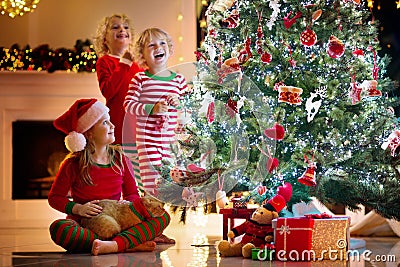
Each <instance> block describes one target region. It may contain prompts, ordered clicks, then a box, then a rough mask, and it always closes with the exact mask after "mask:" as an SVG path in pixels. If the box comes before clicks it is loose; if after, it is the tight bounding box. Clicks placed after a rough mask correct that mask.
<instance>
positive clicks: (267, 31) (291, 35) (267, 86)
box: [170, 0, 400, 219]
mask: <svg viewBox="0 0 400 267" xmlns="http://www.w3.org/2000/svg"><path fill="white" fill-rule="evenodd" d="M364 4H365V3H363V2H362V1H360V0H320V1H318V0H315V1H298V0H285V1H279V0H269V1H267V0H260V1H249V0H217V1H211V3H210V4H209V6H208V8H207V11H206V19H207V28H206V34H205V39H204V42H203V43H202V45H201V47H200V48H199V49H198V51H197V52H196V54H197V57H198V63H197V67H196V70H197V73H196V77H195V78H194V79H193V91H192V92H191V93H190V94H188V95H187V99H186V108H187V109H188V110H190V112H191V119H192V123H190V124H188V125H186V126H185V127H186V128H185V131H186V135H185V138H183V139H182V140H181V142H180V147H179V148H178V149H177V151H182V150H185V149H186V150H187V151H190V157H186V158H185V159H182V160H181V162H183V164H182V165H183V167H182V169H184V170H185V172H186V173H192V174H193V171H194V172H196V170H191V169H192V167H193V165H195V167H197V166H198V165H202V168H200V173H201V170H207V168H208V169H210V168H211V167H212V168H213V169H214V170H215V169H216V170H218V174H217V173H216V172H214V173H212V175H211V176H208V177H207V179H204V180H202V181H201V182H199V183H195V182H194V183H191V182H190V179H189V182H184V183H182V181H183V180H179V179H180V178H182V177H180V178H179V177H178V179H176V178H177V177H176V176H174V177H175V182H177V184H180V185H184V186H190V188H191V190H192V191H191V193H185V194H183V195H185V196H186V197H187V196H195V197H194V198H195V199H197V197H199V198H201V196H203V197H205V198H206V199H208V198H209V196H213V195H214V198H215V194H216V191H217V190H220V191H222V190H225V191H232V190H236V189H239V190H243V189H247V190H250V191H251V194H250V197H252V198H253V199H254V200H256V201H257V202H260V203H261V202H262V201H263V200H265V199H268V198H270V197H271V196H272V195H274V194H276V189H277V187H278V186H280V185H282V183H283V182H289V183H291V185H292V187H293V196H292V199H291V201H290V202H289V203H288V208H289V210H290V207H291V205H292V204H294V203H298V202H300V201H308V200H309V198H310V197H312V196H314V197H316V198H317V199H319V200H320V201H321V202H323V203H325V204H342V205H344V206H346V207H348V208H349V209H351V210H354V209H357V208H358V207H359V205H360V204H361V205H365V206H366V207H368V208H371V209H374V210H375V211H376V212H378V213H379V214H381V215H382V216H384V217H387V218H396V219H400V210H399V208H398V205H397V203H399V195H400V194H399V193H400V192H399V190H400V189H399V188H400V186H399V179H400V172H399V171H400V169H399V159H400V157H399V154H398V151H397V147H398V145H400V137H399V136H400V131H399V132H398V131H397V130H395V127H396V125H397V119H396V115H395V114H394V113H395V112H394V108H393V107H395V106H396V105H397V100H396V98H395V97H394V94H393V90H394V89H395V86H394V82H393V81H391V80H390V79H389V78H388V77H386V66H387V65H388V63H389V61H390V58H389V57H388V56H386V55H380V54H379V51H380V46H379V40H378V37H377V36H378V27H379V21H377V20H375V19H374V17H373V15H372V14H371V12H370V11H369V10H368V8H366V7H365V5H364ZM398 133H399V134H398ZM205 139H207V140H212V142H208V141H204V140H205ZM204 142H205V143H206V144H208V143H213V144H214V146H213V147H212V148H210V147H211V146H210V145H204ZM202 143H203V147H206V148H203V149H199V147H200V145H201V144H202ZM190 147H191V148H190ZM193 148H195V149H193ZM210 151H211V153H210ZM196 153H197V155H196ZM210 154H211V156H212V157H211V156H210ZM205 156H206V158H209V161H210V162H209V163H208V164H204V162H203V161H204V160H203V158H204V157H205ZM196 158H197V159H198V160H197V165H196V164H193V162H195V163H196ZM189 165H190V167H189V168H188V166H189ZM197 168H198V167H197ZM170 174H171V173H170ZM172 176H173V175H172ZM189 178H190V177H189ZM173 180H174V179H173ZM196 181H197V180H196ZM195 192H198V193H195ZM195 194H197V195H195ZM192 204H193V203H192Z"/></svg>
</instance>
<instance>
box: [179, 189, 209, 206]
mask: <svg viewBox="0 0 400 267" xmlns="http://www.w3.org/2000/svg"><path fill="white" fill-rule="evenodd" d="M203 196H204V193H202V192H199V193H195V192H194V190H193V188H192V187H185V188H183V191H182V199H183V200H185V201H186V202H187V205H188V206H189V207H197V206H198V202H199V199H200V198H201V197H203Z"/></svg>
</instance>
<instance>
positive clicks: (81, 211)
mask: <svg viewBox="0 0 400 267" xmlns="http://www.w3.org/2000/svg"><path fill="white" fill-rule="evenodd" d="M97 203H99V200H92V201H89V202H87V203H85V204H83V205H82V204H75V205H74V207H73V208H72V213H74V214H78V215H80V216H82V217H86V218H90V217H93V216H96V215H97V214H99V213H101V211H102V210H103V208H102V207H100V206H99V205H97Z"/></svg>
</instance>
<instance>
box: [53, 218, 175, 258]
mask: <svg viewBox="0 0 400 267" xmlns="http://www.w3.org/2000/svg"><path fill="white" fill-rule="evenodd" d="M170 220H171V218H170V216H169V214H168V213H167V212H166V213H165V214H164V215H163V216H160V217H156V218H151V219H149V220H147V221H143V222H142V223H140V224H137V225H135V226H133V227H131V228H129V229H127V230H124V231H122V232H121V233H119V234H118V235H116V236H115V237H113V238H112V239H111V240H113V241H116V242H117V244H118V252H123V251H125V250H126V249H131V248H134V247H136V246H138V245H140V244H143V243H144V242H146V241H150V240H153V239H154V238H155V237H157V236H159V235H160V234H161V233H162V232H163V231H164V229H165V228H166V227H167V226H168V224H169V223H170ZM50 236H51V239H52V240H53V241H54V243H56V244H57V245H59V246H60V247H62V248H64V249H65V250H67V251H68V252H81V253H82V252H85V253H86V252H90V251H91V249H92V244H93V241H94V240H95V239H97V238H98V236H97V235H96V234H95V233H94V232H92V231H91V230H89V229H87V228H84V227H82V226H80V225H79V224H78V223H77V222H76V221H74V220H71V219H60V220H56V221H54V222H53V223H52V224H51V225H50Z"/></svg>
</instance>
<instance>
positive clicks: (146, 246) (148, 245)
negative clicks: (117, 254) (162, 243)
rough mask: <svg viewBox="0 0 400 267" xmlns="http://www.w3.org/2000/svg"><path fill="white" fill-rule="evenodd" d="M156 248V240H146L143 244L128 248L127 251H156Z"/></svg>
mask: <svg viewBox="0 0 400 267" xmlns="http://www.w3.org/2000/svg"><path fill="white" fill-rule="evenodd" d="M155 248H156V242H154V241H146V242H144V243H143V244H140V245H137V246H136V247H134V248H129V249H126V250H125V252H135V251H142V252H151V251H154V249H155Z"/></svg>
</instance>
